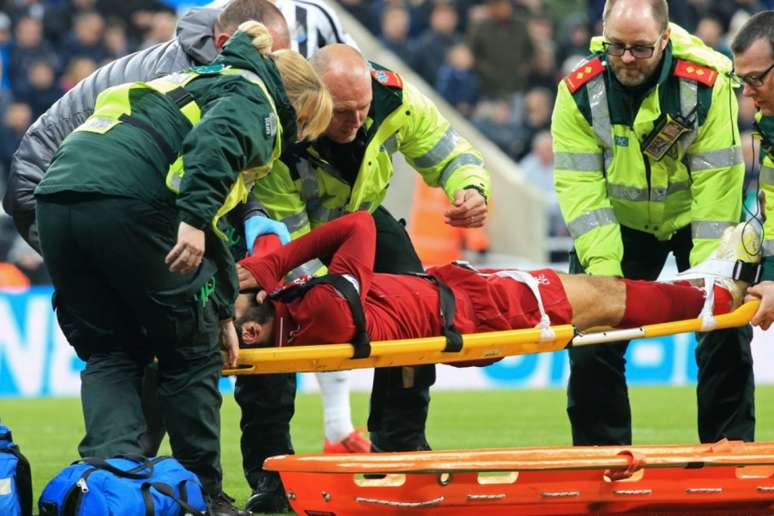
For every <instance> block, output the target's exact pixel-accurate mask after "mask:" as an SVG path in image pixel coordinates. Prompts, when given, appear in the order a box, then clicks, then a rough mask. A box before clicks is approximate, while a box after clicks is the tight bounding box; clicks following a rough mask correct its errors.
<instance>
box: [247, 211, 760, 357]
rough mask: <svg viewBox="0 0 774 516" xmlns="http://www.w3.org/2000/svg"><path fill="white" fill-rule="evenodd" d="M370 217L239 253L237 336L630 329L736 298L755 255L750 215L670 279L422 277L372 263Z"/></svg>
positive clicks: (302, 338) (391, 336) (263, 339)
mask: <svg viewBox="0 0 774 516" xmlns="http://www.w3.org/2000/svg"><path fill="white" fill-rule="evenodd" d="M375 241H376V233H375V229H374V223H373V218H372V217H371V216H370V215H369V214H368V213H366V212H357V213H353V214H350V215H347V216H344V217H341V218H339V219H336V220H335V221H333V222H329V223H327V224H324V225H322V226H320V227H318V228H316V229H314V230H312V232H310V233H308V234H307V235H305V236H303V237H301V238H299V239H297V240H295V241H293V242H291V243H289V244H287V245H284V246H282V247H281V248H279V249H278V250H276V251H274V252H272V253H270V254H267V255H265V256H260V257H258V256H254V257H249V258H246V259H244V260H242V261H240V262H239V265H238V267H237V270H238V273H239V281H240V289H241V290H243V291H245V290H254V291H258V294H257V295H256V294H249V295H242V296H240V300H239V301H238V306H237V321H236V322H237V331H238V333H239V335H240V338H241V341H242V343H243V345H245V346H273V345H274V346H285V345H307V344H330V343H343V342H352V343H353V344H354V345H355V347H356V349H357V346H358V343H360V344H362V341H363V339H365V342H367V341H368V339H369V338H370V340H374V341H377V340H379V341H381V340H395V339H410V338H420V337H434V336H442V335H445V336H446V337H447V340H448V339H449V338H452V337H453V336H454V335H459V334H467V333H481V332H489V331H499V330H512V329H521V328H533V327H536V326H540V327H543V328H547V327H548V326H549V325H551V324H554V325H559V324H573V325H574V326H575V327H576V328H577V329H578V330H584V329H588V328H592V327H613V328H632V327H639V326H643V325H647V324H656V323H663V322H669V321H678V320H683V319H694V318H696V317H699V316H700V315H718V314H722V313H727V312H730V311H732V310H733V309H735V308H736V307H738V306H739V305H740V304H741V302H742V300H743V297H744V291H745V289H746V287H747V283H745V282H743V281H734V280H732V279H731V275H732V271H733V269H734V265H735V264H736V263H737V262H738V261H741V262H746V263H750V264H754V263H757V262H759V261H760V252H759V248H760V246H759V236H758V233H757V231H756V230H755V229H754V228H753V227H752V226H749V225H744V224H740V225H738V226H736V227H732V228H728V229H727V230H726V232H725V233H724V234H723V237H722V238H721V240H720V243H719V245H718V247H717V249H716V250H715V252H714V253H713V254H712V255H711V256H710V258H709V259H708V260H707V261H706V262H704V263H703V264H700V265H699V266H698V267H695V268H694V269H691V270H689V271H686V273H684V274H682V275H678V277H677V278H676V279H675V280H674V281H671V282H668V283H667V282H651V281H639V280H628V279H621V278H611V277H599V276H586V275H568V274H562V273H558V272H555V271H553V270H550V269H541V270H535V271H529V272H526V271H520V270H495V269H478V270H474V269H472V268H469V267H466V266H464V265H458V264H449V265H443V266H439V267H432V268H430V269H428V270H427V274H426V275H409V274H379V273H374V272H373V263H374V249H375ZM314 258H320V259H321V260H322V261H323V262H324V263H327V264H329V265H328V272H329V275H328V276H325V277H322V278H313V279H311V280H306V281H305V280H300V281H299V280H297V281H296V282H292V283H289V284H284V278H285V276H286V274H287V273H288V272H290V271H291V270H293V269H295V268H296V267H298V266H299V265H301V264H303V263H306V262H307V261H309V260H311V259H314Z"/></svg>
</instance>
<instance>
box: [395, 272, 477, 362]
mask: <svg viewBox="0 0 774 516" xmlns="http://www.w3.org/2000/svg"><path fill="white" fill-rule="evenodd" d="M401 274H406V275H409V276H417V277H419V278H422V279H426V280H428V281H430V282H432V283H434V284H435V286H436V287H438V303H439V305H440V312H441V332H442V333H443V336H444V337H445V338H446V347H445V348H444V349H443V351H444V353H459V352H460V351H462V335H461V334H460V332H459V331H457V328H455V327H454V314H455V313H456V311H457V301H456V300H455V299H454V293H453V292H452V290H451V289H450V288H449V286H448V285H447V284H446V283H444V282H443V281H441V279H440V278H436V277H435V276H433V275H431V274H424V273H422V272H402V273H401Z"/></svg>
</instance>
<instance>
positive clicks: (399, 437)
mask: <svg viewBox="0 0 774 516" xmlns="http://www.w3.org/2000/svg"><path fill="white" fill-rule="evenodd" d="M373 217H374V222H375V224H376V232H377V237H376V262H375V265H374V270H375V271H376V272H392V273H394V272H420V271H422V264H421V262H420V260H419V257H418V256H417V254H416V251H415V250H414V246H413V245H412V244H411V240H410V239H409V237H408V234H407V233H406V230H405V227H404V224H403V223H401V222H400V221H398V220H396V219H395V217H393V216H392V215H391V214H390V213H389V212H388V211H387V210H386V209H385V208H383V207H379V208H378V209H377V210H376V211H375V212H374V214H373ZM404 380H406V381H404ZM434 382H435V366H433V365H423V366H418V367H411V368H404V367H396V368H383V369H376V370H375V371H374V385H373V391H372V393H371V402H370V416H369V418H368V430H369V431H370V433H371V440H372V443H373V445H374V448H375V449H378V450H384V451H410V450H427V449H429V448H430V447H429V445H428V443H427V439H426V437H425V422H426V420H427V413H428V405H429V403H430V386H431V385H432V384H433V383H434ZM295 395H296V376H295V374H274V375H253V376H238V377H237V380H236V389H235V391H234V398H235V399H236V401H237V403H238V404H239V406H240V408H241V410H242V418H241V422H240V425H241V428H242V439H241V448H242V467H243V469H244V473H245V478H246V479H247V482H248V484H250V486H251V487H252V488H253V489H254V488H255V486H256V483H257V481H258V478H259V477H260V476H261V475H262V474H263V461H264V460H265V459H266V458H267V457H271V456H273V455H280V454H291V453H293V445H292V443H291V440H290V420H291V418H292V417H293V414H294V411H295Z"/></svg>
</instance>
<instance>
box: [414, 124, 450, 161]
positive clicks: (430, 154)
mask: <svg viewBox="0 0 774 516" xmlns="http://www.w3.org/2000/svg"><path fill="white" fill-rule="evenodd" d="M459 138H460V135H459V134H458V133H457V131H455V130H454V129H452V128H451V127H449V128H448V129H447V130H446V132H445V133H444V134H443V136H441V139H440V140H438V142H436V144H435V145H433V148H432V149H430V150H429V151H427V152H426V153H424V154H423V155H421V156H419V157H418V158H414V165H416V166H417V168H430V167H434V166H436V165H438V164H439V163H441V162H442V161H443V160H445V159H446V158H448V157H449V155H450V154H451V153H452V152H454V149H455V148H456V147H457V142H458V140H459Z"/></svg>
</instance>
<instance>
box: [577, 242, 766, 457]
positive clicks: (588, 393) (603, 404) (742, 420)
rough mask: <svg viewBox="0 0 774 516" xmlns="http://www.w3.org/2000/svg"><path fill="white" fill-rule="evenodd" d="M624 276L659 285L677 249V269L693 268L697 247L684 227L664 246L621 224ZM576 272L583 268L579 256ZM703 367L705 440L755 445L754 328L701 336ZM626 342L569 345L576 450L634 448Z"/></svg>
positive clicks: (699, 361)
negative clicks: (606, 446) (691, 259)
mask: <svg viewBox="0 0 774 516" xmlns="http://www.w3.org/2000/svg"><path fill="white" fill-rule="evenodd" d="M621 236H622V239H623V244H624V257H623V261H622V263H621V265H622V268H623V273H624V277H626V278H629V279H643V280H651V281H652V280H655V279H656V278H658V276H659V274H660V273H661V269H662V268H663V267H664V263H665V262H666V258H667V255H668V254H669V253H670V252H672V253H673V254H674V256H675V258H676V260H677V267H678V269H679V270H680V271H683V270H685V269H687V268H688V267H689V261H688V260H689V255H690V252H691V248H692V246H693V243H692V241H691V229H690V227H685V228H683V229H681V230H680V231H678V232H677V233H676V234H675V235H674V236H673V237H672V239H671V240H668V241H663V242H662V241H658V240H656V238H655V237H653V236H652V235H650V234H648V233H643V232H640V231H635V230H633V229H629V228H626V227H621ZM570 272H571V273H574V274H577V273H582V272H583V268H582V267H581V265H580V262H579V261H578V258H577V255H576V254H575V252H574V251H573V252H572V253H571V254H570ZM697 337H698V341H699V343H698V346H697V347H696V362H697V364H698V368H699V376H698V385H697V388H696V397H697V400H698V426H699V439H700V440H701V442H715V441H718V440H720V439H722V438H724V437H726V438H728V439H739V440H744V441H752V440H753V439H754V437H755V401H754V392H755V384H754V379H753V368H752V355H751V352H750V341H751V340H752V329H751V328H750V326H749V325H748V326H746V327H743V328H731V329H727V330H719V331H714V332H711V333H704V334H698V335H697ZM628 345H629V343H628V342H619V343H615V344H605V345H600V346H588V347H580V348H570V350H569V353H570V381H569V385H568V389H567V414H568V415H569V417H570V424H571V426H572V440H573V444H575V445H596V444H599V445H604V444H631V442H632V429H631V411H630V407H629V394H628V390H627V387H626V377H625V376H624V370H625V365H626V360H625V359H624V354H625V353H626V349H627V347H628Z"/></svg>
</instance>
